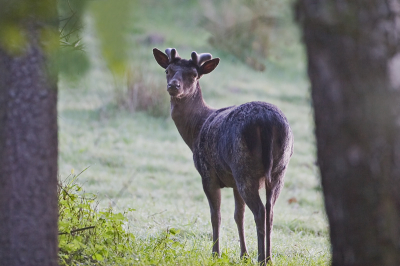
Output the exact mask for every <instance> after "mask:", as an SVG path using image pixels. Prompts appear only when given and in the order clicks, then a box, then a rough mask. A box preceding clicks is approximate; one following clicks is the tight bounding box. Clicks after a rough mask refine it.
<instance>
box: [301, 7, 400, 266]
mask: <svg viewBox="0 0 400 266" xmlns="http://www.w3.org/2000/svg"><path fill="white" fill-rule="evenodd" d="M297 19H298V21H299V23H300V24H301V26H302V30H303V36H304V41H305V44H306V48H307V56H308V75H309V78H310V81H311V87H312V99H313V103H314V112H315V125H316V129H315V132H316V137H317V147H318V154H317V155H318V163H319V166H320V171H321V178H322V186H323V192H324V196H325V207H326V212H327V215H328V218H329V224H330V237H331V243H332V252H333V254H332V264H333V265H341V266H343V265H360V266H361V265H400V49H399V48H400V45H399V44H400V1H399V0H362V1H361V0H354V1H353V0H351V1H347V0H346V1H345V0H343V1H340V0H336V1H335V0H298V3H297Z"/></svg>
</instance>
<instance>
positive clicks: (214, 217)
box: [203, 179, 221, 256]
mask: <svg viewBox="0 0 400 266" xmlns="http://www.w3.org/2000/svg"><path fill="white" fill-rule="evenodd" d="M203 189H204V192H205V194H206V196H207V199H208V204H209V205H210V213H211V224H212V228H213V243H214V245H213V249H212V252H213V254H216V255H218V256H219V254H220V253H219V228H220V225H221V212H220V209H221V188H220V187H219V186H217V185H216V184H212V183H210V182H208V180H204V179H203Z"/></svg>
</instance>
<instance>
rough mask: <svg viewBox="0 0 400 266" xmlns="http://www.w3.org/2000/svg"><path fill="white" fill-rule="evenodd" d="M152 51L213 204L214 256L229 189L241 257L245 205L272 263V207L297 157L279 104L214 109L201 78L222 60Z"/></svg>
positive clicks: (263, 254)
mask: <svg viewBox="0 0 400 266" xmlns="http://www.w3.org/2000/svg"><path fill="white" fill-rule="evenodd" d="M153 53H154V56H155V58H156V60H157V62H158V63H159V64H160V65H161V66H162V67H164V68H166V69H167V72H168V73H167V83H168V92H169V93H170V95H171V116H172V119H173V120H174V122H175V124H176V126H177V128H178V131H179V133H180V134H181V136H182V138H183V139H184V141H185V142H186V144H187V145H188V146H189V148H190V149H191V150H192V152H193V160H194V164H195V166H196V169H197V170H198V172H199V173H200V175H201V178H202V182H203V189H204V192H205V194H206V196H207V199H208V202H209V205H210V212H211V223H212V227H213V241H214V242H215V244H214V246H213V252H214V253H218V254H219V240H218V238H219V227H220V220H221V216H220V204H221V194H220V189H221V188H223V187H231V188H233V191H234V197H235V215H234V217H235V221H236V223H237V225H238V232H239V238H240V247H241V256H244V255H247V248H246V243H245V237H244V228H243V218H244V210H245V204H247V206H248V207H249V208H250V210H251V211H252V212H253V215H254V219H255V222H256V226H257V237H258V254H259V255H258V260H259V262H262V263H264V262H266V261H267V260H269V259H271V230H272V220H273V207H274V205H275V201H276V199H277V198H278V196H279V193H280V190H281V188H282V187H283V178H284V175H285V171H286V168H287V165H288V163H289V160H290V157H291V155H292V153H293V135H292V132H291V130H290V127H289V124H288V122H287V120H286V118H285V116H284V115H283V113H282V112H281V111H280V110H279V109H278V108H277V107H276V106H274V105H272V104H269V103H265V102H249V103H245V104H243V105H240V106H231V107H227V108H222V109H218V110H216V109H213V108H211V107H209V106H207V104H206V103H205V102H204V100H203V97H202V94H201V89H200V85H199V81H198V79H199V78H200V77H201V75H203V74H207V73H209V72H211V71H212V70H213V69H214V68H215V67H216V66H217V65H218V62H219V59H217V58H216V59H212V60H209V61H206V62H205V63H204V64H202V65H201V66H199V65H196V64H195V63H194V62H193V61H192V60H184V59H180V58H177V59H173V60H171V61H172V62H171V63H169V61H170V58H168V57H167V56H166V55H165V54H164V53H162V52H161V51H159V50H157V49H154V50H153ZM213 60H214V61H213ZM262 187H265V189H266V192H267V193H266V194H267V199H266V206H264V205H263V203H262V201H261V198H260V196H259V189H260V188H262ZM265 240H266V241H267V245H266V247H265Z"/></svg>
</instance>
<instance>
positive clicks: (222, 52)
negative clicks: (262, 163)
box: [58, 0, 330, 265]
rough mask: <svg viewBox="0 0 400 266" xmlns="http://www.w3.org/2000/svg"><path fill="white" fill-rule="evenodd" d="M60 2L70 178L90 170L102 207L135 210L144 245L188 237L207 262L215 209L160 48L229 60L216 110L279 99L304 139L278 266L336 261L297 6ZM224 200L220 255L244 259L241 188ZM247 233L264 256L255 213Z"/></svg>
mask: <svg viewBox="0 0 400 266" xmlns="http://www.w3.org/2000/svg"><path fill="white" fill-rule="evenodd" d="M59 2H60V5H59V13H60V14H61V15H62V17H61V25H60V31H61V45H62V47H61V54H60V57H59V58H60V59H61V60H60V62H61V64H60V65H59V66H60V80H59V102H58V111H59V112H58V116H59V120H58V122H59V152H60V156H59V176H60V179H61V180H64V179H66V178H67V177H68V176H69V175H70V173H71V172H80V171H82V170H84V169H86V168H87V167H89V168H88V169H87V170H86V171H85V172H84V173H82V174H81V175H80V177H79V180H78V181H79V182H80V183H81V184H82V186H83V188H84V190H85V191H86V192H90V193H95V194H97V195H98V197H99V200H100V203H99V204H100V206H101V207H108V206H112V207H113V208H115V209H116V210H120V211H123V210H125V209H128V208H133V209H136V211H134V212H131V213H129V216H128V218H129V224H130V229H131V230H132V231H133V232H134V233H135V235H136V236H137V237H138V238H139V239H142V240H143V241H145V239H147V238H148V237H151V236H156V235H157V234H159V233H160V232H162V231H165V230H166V229H167V228H179V229H180V230H181V232H182V234H184V235H185V237H186V239H187V241H189V243H193V245H194V246H204V247H205V248H204V250H205V252H206V253H205V254H206V255H207V256H208V255H209V253H210V252H211V244H212V243H211V240H210V239H211V232H212V231H211V223H210V214H209V207H208V202H207V200H206V197H205V195H204V193H203V191H202V185H201V178H200V176H199V174H198V173H197V171H196V170H195V168H194V165H193V161H192V154H191V151H190V150H189V148H188V147H187V146H186V144H185V143H184V142H183V140H182V139H181V137H180V135H179V133H178V131H177V130H176V128H175V125H174V123H173V121H172V119H171V118H170V116H169V95H168V93H167V92H166V81H165V74H164V71H163V69H162V68H161V67H159V65H158V64H157V63H156V62H155V60H154V58H153V55H152V49H153V48H154V47H157V48H158V49H160V50H164V49H165V48H168V47H174V48H176V49H177V50H178V52H179V54H180V55H181V57H183V58H187V59H188V58H190V53H191V52H192V51H196V52H198V53H204V52H209V53H211V54H212V55H213V57H219V58H221V62H220V64H219V66H218V68H217V69H216V70H215V71H214V72H213V73H211V74H210V75H207V76H204V77H203V78H202V79H201V80H200V84H201V87H202V92H203V96H204V98H205V101H206V102H207V103H208V104H209V105H211V106H212V107H215V108H221V107H225V106H230V105H238V104H241V103H245V102H248V101H254V100H257V101H266V102H270V103H273V104H275V105H277V106H278V107H279V108H280V109H281V110H282V111H283V112H284V113H285V114H286V116H287V118H288V120H289V123H290V125H291V127H292V130H293V132H294V138H295V149H294V155H293V157H292V160H291V162H290V165H289V169H288V171H287V174H286V179H285V187H284V189H283V191H282V193H281V196H280V198H279V199H278V202H277V204H276V206H275V213H274V214H275V215H274V219H275V220H274V232H273V240H272V241H273V248H272V251H273V256H274V258H275V261H276V263H277V265H289V264H290V265H325V264H328V262H329V260H330V255H329V253H330V246H329V239H328V227H327V226H328V225H327V221H326V218H325V211H324V206H323V199H322V192H321V186H320V182H319V176H318V170H317V167H316V165H315V161H316V159H315V141H314V135H313V120H312V116H313V113H312V106H311V100H310V95H309V94H310V92H309V83H308V80H307V78H306V61H305V54H304V47H303V45H302V43H301V39H300V34H299V30H298V28H297V25H296V24H295V22H294V19H293V18H294V14H293V1H291V0H251V1H250V0H229V1H228V0H221V1H211V0H203V1H191V0H170V1H156V0H137V1H126V2H121V3H122V4H121V5H119V6H116V5H115V4H113V1H108V3H109V5H111V6H107V4H106V5H104V4H103V5H100V4H98V2H104V1H93V2H85V1H75V2H70V1H64V0H60V1H59ZM105 2H107V1H105ZM79 3H81V4H82V5H87V6H88V7H85V8H83V7H82V6H79V5H80V4H79ZM80 13H81V14H80ZM78 33H79V34H78ZM104 40H108V41H104ZM222 195H223V199H222V228H221V231H222V233H221V235H222V236H221V238H222V239H221V241H220V243H221V249H222V250H225V252H226V253H227V254H229V257H230V258H232V260H238V259H239V250H240V249H239V238H238V235H237V229H236V224H235V222H234V219H233V213H234V199H233V193H232V190H231V189H228V188H226V189H224V190H223V194H222ZM263 195H265V193H264V194H263ZM262 198H263V199H265V196H263V197H262ZM245 228H246V232H247V241H248V249H249V251H250V252H256V249H257V243H256V230H255V225H254V220H253V216H252V214H251V212H250V211H249V210H248V209H246V224H245ZM208 251H210V252H209V253H208ZM289 262H290V263H289Z"/></svg>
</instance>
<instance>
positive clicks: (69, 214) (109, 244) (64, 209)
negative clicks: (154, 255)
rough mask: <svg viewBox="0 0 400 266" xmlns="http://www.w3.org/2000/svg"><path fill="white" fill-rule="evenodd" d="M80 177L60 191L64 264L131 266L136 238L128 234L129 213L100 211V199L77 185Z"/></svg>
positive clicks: (62, 184)
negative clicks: (127, 214) (124, 265)
mask: <svg viewBox="0 0 400 266" xmlns="http://www.w3.org/2000/svg"><path fill="white" fill-rule="evenodd" d="M80 174H81V173H79V174H78V175H75V174H72V175H71V176H69V178H68V179H67V180H65V181H64V182H63V183H60V184H59V188H58V204H59V222H58V226H59V259H60V264H61V265H82V264H84V265H91V264H93V263H97V264H99V263H104V265H110V264H115V263H117V264H122V263H127V264H128V263H129V261H130V259H129V258H130V255H131V250H132V244H133V243H134V240H135V237H134V236H133V234H131V233H129V232H127V231H126V230H127V228H125V226H126V222H127V218H126V217H125V215H126V212H125V213H115V212H113V209H112V208H111V207H109V208H107V209H105V210H99V209H98V207H97V203H96V196H95V195H94V194H91V193H85V192H83V190H82V187H81V186H80V185H79V184H78V183H76V179H77V177H78V176H79V175H80ZM129 211H132V209H131V210H129Z"/></svg>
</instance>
